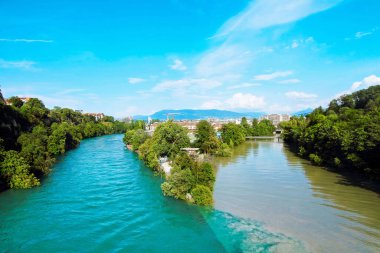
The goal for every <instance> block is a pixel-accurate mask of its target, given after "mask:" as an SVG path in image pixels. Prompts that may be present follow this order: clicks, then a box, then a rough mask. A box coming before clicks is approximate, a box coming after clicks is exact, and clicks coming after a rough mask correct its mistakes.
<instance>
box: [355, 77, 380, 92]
mask: <svg viewBox="0 0 380 253" xmlns="http://www.w3.org/2000/svg"><path fill="white" fill-rule="evenodd" d="M374 85H380V77H378V76H376V75H370V76H367V77H365V78H364V79H363V80H361V81H358V82H354V83H353V84H352V86H351V89H350V90H351V92H354V91H357V90H359V89H366V88H368V87H370V86H374Z"/></svg>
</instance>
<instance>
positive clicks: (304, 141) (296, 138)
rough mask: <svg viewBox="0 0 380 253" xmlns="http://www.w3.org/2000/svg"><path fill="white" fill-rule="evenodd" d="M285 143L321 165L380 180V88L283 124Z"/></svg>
mask: <svg viewBox="0 0 380 253" xmlns="http://www.w3.org/2000/svg"><path fill="white" fill-rule="evenodd" d="M281 127H282V128H283V130H284V133H283V137H284V141H285V142H287V143H288V144H290V145H292V146H293V147H294V148H295V149H296V150H297V152H298V154H299V155H300V156H302V157H305V158H307V159H310V160H311V161H312V162H313V163H315V164H317V165H326V166H329V167H334V168H337V169H338V170H354V171H358V172H361V173H364V174H366V175H368V176H370V177H374V178H377V179H380V164H379V161H378V159H379V154H380V86H372V87H370V88H368V89H366V90H361V91H358V92H355V93H353V94H351V95H344V96H342V97H340V98H339V99H334V100H332V101H331V102H330V104H329V106H328V108H327V109H325V110H324V109H322V108H317V109H315V110H314V111H313V112H312V113H311V114H310V115H308V116H307V117H292V118H291V120H290V121H289V122H284V123H282V124H281Z"/></svg>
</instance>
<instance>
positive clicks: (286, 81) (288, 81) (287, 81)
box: [278, 78, 301, 84]
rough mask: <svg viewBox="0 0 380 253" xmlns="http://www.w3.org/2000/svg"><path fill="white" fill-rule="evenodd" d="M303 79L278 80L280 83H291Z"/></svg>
mask: <svg viewBox="0 0 380 253" xmlns="http://www.w3.org/2000/svg"><path fill="white" fill-rule="evenodd" d="M300 82H301V80H299V79H297V78H294V79H286V80H282V81H278V83H283V84H289V83H300Z"/></svg>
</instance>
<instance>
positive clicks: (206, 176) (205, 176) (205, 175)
mask: <svg viewBox="0 0 380 253" xmlns="http://www.w3.org/2000/svg"><path fill="white" fill-rule="evenodd" d="M195 179H196V180H195V181H196V183H197V184H198V185H204V186H206V187H207V188H209V190H211V191H213V190H214V183H215V171H214V168H213V167H212V165H211V164H210V163H202V164H201V165H200V168H199V171H197V172H196V173H195Z"/></svg>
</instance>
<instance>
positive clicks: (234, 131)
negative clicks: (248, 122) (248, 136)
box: [221, 123, 245, 147]
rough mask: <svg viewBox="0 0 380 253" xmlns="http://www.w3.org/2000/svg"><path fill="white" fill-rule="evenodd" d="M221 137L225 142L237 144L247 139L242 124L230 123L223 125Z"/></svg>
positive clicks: (232, 144) (231, 144)
mask: <svg viewBox="0 0 380 253" xmlns="http://www.w3.org/2000/svg"><path fill="white" fill-rule="evenodd" d="M221 137H222V140H223V142H224V143H227V144H229V145H230V146H231V147H232V146H237V145H239V144H241V143H243V142H244V141H245V132H244V129H243V127H242V126H240V125H237V124H234V123H228V124H225V125H223V126H222V129H221Z"/></svg>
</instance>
